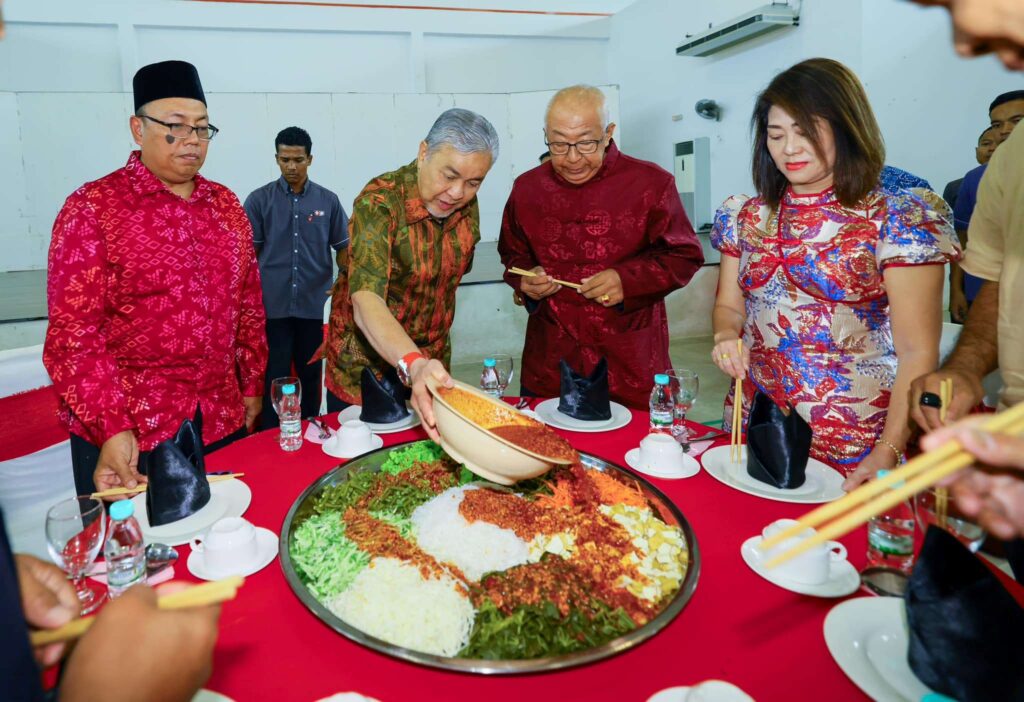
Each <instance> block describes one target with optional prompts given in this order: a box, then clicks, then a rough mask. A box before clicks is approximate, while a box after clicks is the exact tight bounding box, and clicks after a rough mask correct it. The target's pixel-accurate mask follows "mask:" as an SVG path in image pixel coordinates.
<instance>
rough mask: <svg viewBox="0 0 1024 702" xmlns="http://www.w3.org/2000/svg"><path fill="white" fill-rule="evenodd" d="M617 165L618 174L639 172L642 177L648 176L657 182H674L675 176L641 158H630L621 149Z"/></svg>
mask: <svg viewBox="0 0 1024 702" xmlns="http://www.w3.org/2000/svg"><path fill="white" fill-rule="evenodd" d="M618 159H619V160H618V163H617V164H616V166H617V170H618V171H619V172H626V173H630V174H632V173H636V172H638V171H639V172H641V173H643V174H644V175H647V176H650V177H651V178H655V179H658V180H672V181H674V180H675V176H674V175H672V174H671V173H669V172H668V171H666V170H665V169H664V168H662V167H661V166H659V165H658V164H656V163H654V162H653V161H645V160H644V159H642V158H636V157H635V156H630V155H629V154H627V153H626V152H625V151H623V150H622V149H619V157H618Z"/></svg>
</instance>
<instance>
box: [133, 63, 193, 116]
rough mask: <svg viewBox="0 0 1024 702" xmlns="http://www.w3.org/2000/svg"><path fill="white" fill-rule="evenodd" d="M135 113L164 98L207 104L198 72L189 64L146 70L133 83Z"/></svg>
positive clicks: (163, 64) (165, 65) (153, 66)
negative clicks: (190, 99)
mask: <svg viewBox="0 0 1024 702" xmlns="http://www.w3.org/2000/svg"><path fill="white" fill-rule="evenodd" d="M132 90H133V91H134V92H135V111H136V112H138V111H139V108H140V107H142V106H143V105H145V104H146V103H147V102H152V101H153V100H162V99H164V98H192V99H193V100H198V101H199V102H201V103H203V104H204V105H205V104H206V95H205V94H204V93H203V84H202V83H200V82H199V71H197V70H196V67H195V66H193V65H192V64H191V63H188V62H187V61H161V62H160V63H151V64H149V65H148V66H143V67H142V68H140V69H139V70H138V71H136V72H135V77H134V78H133V79H132Z"/></svg>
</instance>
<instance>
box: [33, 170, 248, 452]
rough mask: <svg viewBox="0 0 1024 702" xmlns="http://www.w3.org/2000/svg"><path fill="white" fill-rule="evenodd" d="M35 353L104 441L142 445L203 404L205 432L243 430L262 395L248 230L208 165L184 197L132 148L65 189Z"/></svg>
mask: <svg viewBox="0 0 1024 702" xmlns="http://www.w3.org/2000/svg"><path fill="white" fill-rule="evenodd" d="M47 294H48V298H49V313H50V326H49V329H48V330H47V335H46V344H45V347H44V350H43V363H44V365H45V366H46V370H47V371H49V373H50V377H51V378H52V379H53V384H54V387H55V388H56V390H57V392H58V393H59V394H60V397H61V401H62V402H61V419H62V421H63V422H64V424H65V426H66V427H67V428H68V429H69V430H70V431H71V432H72V433H74V434H78V435H79V436H82V437H83V438H85V439H87V440H89V441H91V442H92V443H94V444H96V445H101V444H102V443H103V442H104V441H106V440H107V439H108V438H110V437H111V436H113V435H114V434H116V433H118V432H121V431H124V430H128V429H130V430H133V431H134V432H135V433H136V435H137V436H138V438H139V448H140V449H141V450H143V451H145V450H149V449H151V448H153V446H155V445H156V444H157V443H159V442H160V441H162V440H163V439H166V438H168V437H169V436H171V435H172V434H173V433H174V431H175V430H176V429H177V428H178V426H179V425H180V424H181V422H182V420H184V419H186V418H190V417H192V416H193V415H194V414H195V409H196V405H197V403H198V405H199V406H200V407H202V411H203V439H204V441H206V442H207V443H210V442H212V441H215V440H216V439H219V438H221V437H223V436H225V435H227V434H229V433H230V432H232V431H235V430H236V429H238V428H239V427H240V426H241V425H242V423H243V421H244V417H245V410H244V407H243V404H242V397H243V395H244V396H246V397H249V396H262V395H263V384H264V382H263V373H264V369H265V367H266V363H267V341H266V329H265V317H264V312H263V297H262V292H261V289H260V278H259V269H258V267H257V266H256V256H255V251H254V249H253V244H252V229H251V228H250V225H249V220H248V218H247V217H246V215H245V211H244V210H243V209H242V206H241V205H240V204H239V202H238V198H237V197H235V195H234V193H232V192H231V191H230V190H228V189H227V188H225V187H224V186H222V185H219V184H217V183H214V182H212V181H209V180H207V179H205V178H203V177H202V176H198V175H197V176H196V178H195V191H194V192H193V193H192V196H191V197H190V198H188V199H187V200H186V199H183V198H181V197H179V196H177V195H175V194H174V193H172V192H171V191H170V190H168V189H167V188H166V187H165V186H164V185H163V184H162V183H161V182H160V181H159V180H158V179H157V178H156V176H154V175H153V173H151V172H150V171H149V169H147V168H146V167H145V166H144V165H143V164H142V161H141V160H140V157H139V152H134V153H132V155H131V157H130V158H129V159H128V163H127V165H125V167H124V168H121V169H119V170H117V171H114V172H113V173H111V174H109V175H107V176H105V177H103V178H101V179H99V180H97V181H93V182H91V183H87V184H85V185H84V186H82V187H81V188H79V189H78V190H77V191H75V193H73V194H72V195H71V196H70V197H69V198H68V199H67V202H65V204H64V207H63V209H61V211H60V214H59V215H58V216H57V221H56V222H55V223H54V225H53V239H52V241H51V243H50V258H49V276H48V282H47Z"/></svg>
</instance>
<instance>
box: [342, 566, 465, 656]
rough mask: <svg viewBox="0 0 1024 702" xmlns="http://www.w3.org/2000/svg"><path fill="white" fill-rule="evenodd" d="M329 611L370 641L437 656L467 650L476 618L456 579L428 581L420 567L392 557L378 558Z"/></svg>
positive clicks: (444, 577) (443, 577) (443, 578)
mask: <svg viewBox="0 0 1024 702" xmlns="http://www.w3.org/2000/svg"><path fill="white" fill-rule="evenodd" d="M327 606H328V608H329V609H330V610H331V611H332V612H334V613H335V614H336V615H338V616H339V617H341V618H342V619H344V620H345V621H346V622H348V623H349V624H351V625H352V626H354V627H355V628H357V629H359V630H360V631H363V632H365V633H367V634H369V635H370V636H375V637H377V638H378V639H383V640H384V641H387V642H388V643H392V644H395V645H396V646H403V647H405V648H411V649H413V650H415V651H422V652H423V653H433V654H435V655H438V656H454V655H456V654H457V653H458V652H459V651H460V650H462V649H463V647H465V645H466V644H467V643H468V642H469V635H470V633H471V632H472V630H473V619H474V617H475V616H476V613H475V611H474V610H473V605H472V604H471V603H470V601H469V598H468V597H466V596H465V594H464V593H463V590H462V585H461V584H459V583H458V582H457V581H456V580H454V579H452V578H450V577H448V576H442V577H441V578H439V579H430V580H424V578H423V576H422V575H421V574H420V570H419V568H417V567H416V566H412V565H409V564H407V563H403V562H402V561H399V560H397V559H394V558H374V559H373V560H372V561H370V565H369V567H367V568H366V569H364V570H363V571H362V572H360V573H359V575H357V576H356V578H355V580H353V581H352V585H351V586H349V588H348V589H347V590H345V591H344V592H343V593H341V594H340V595H338V596H337V597H336V598H334V599H333V600H332V601H330V602H329V603H328V605H327Z"/></svg>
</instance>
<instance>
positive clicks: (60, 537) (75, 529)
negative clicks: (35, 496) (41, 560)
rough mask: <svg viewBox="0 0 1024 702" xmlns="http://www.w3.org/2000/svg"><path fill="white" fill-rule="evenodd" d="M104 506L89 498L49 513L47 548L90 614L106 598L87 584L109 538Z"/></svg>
mask: <svg viewBox="0 0 1024 702" xmlns="http://www.w3.org/2000/svg"><path fill="white" fill-rule="evenodd" d="M106 526H107V520H106V515H105V514H104V511H103V503H102V502H100V501H99V500H95V499H93V498H91V497H88V496H82V497H72V498H69V499H67V500H64V501H62V502H58V503H57V504H55V505H54V506H53V507H51V508H50V511H48V512H47V513H46V546H47V549H48V550H49V552H50V558H52V559H53V562H54V563H56V564H57V565H58V566H60V567H61V568H63V569H64V571H65V572H66V573H67V574H68V577H70V578H71V582H72V584H73V585H74V586H75V593H76V594H77V595H78V601H79V603H80V604H81V607H82V614H88V613H89V612H91V611H93V610H94V609H96V608H97V607H99V606H100V603H101V602H103V598H104V595H103V594H101V593H98V592H96V591H95V590H92V589H90V588H89V587H88V586H87V585H86V584H85V573H86V571H88V570H89V566H90V565H92V562H93V561H94V560H95V559H96V556H97V555H99V552H100V549H101V548H102V547H103V537H104V536H105V535H106V531H107V529H106Z"/></svg>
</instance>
